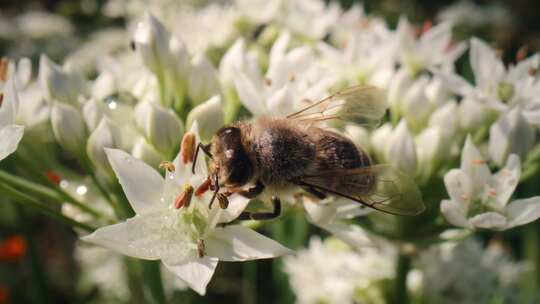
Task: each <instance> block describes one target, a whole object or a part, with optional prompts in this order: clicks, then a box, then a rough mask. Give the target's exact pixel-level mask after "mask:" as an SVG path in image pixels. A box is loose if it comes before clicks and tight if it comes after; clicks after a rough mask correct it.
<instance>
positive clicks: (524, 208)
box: [506, 196, 540, 228]
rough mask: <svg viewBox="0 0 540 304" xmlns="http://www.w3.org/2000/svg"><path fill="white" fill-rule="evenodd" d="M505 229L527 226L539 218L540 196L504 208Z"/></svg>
mask: <svg viewBox="0 0 540 304" xmlns="http://www.w3.org/2000/svg"><path fill="white" fill-rule="evenodd" d="M506 216H507V217H508V226H507V228H512V227H516V226H520V225H525V224H528V223H530V222H532V221H534V220H536V219H538V218H539V217H540V196H535V197H530V198H526V199H519V200H515V201H513V202H511V203H510V204H508V207H506Z"/></svg>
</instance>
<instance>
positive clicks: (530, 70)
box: [528, 68, 538, 76]
mask: <svg viewBox="0 0 540 304" xmlns="http://www.w3.org/2000/svg"><path fill="white" fill-rule="evenodd" d="M528 72H529V76H535V75H536V72H538V69H536V68H530V69H529V71H528Z"/></svg>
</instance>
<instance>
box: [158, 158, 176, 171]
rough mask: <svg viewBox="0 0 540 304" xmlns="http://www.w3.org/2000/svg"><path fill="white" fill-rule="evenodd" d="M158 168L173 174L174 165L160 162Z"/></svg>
mask: <svg viewBox="0 0 540 304" xmlns="http://www.w3.org/2000/svg"><path fill="white" fill-rule="evenodd" d="M159 168H160V169H165V170H167V171H169V172H174V171H175V170H176V167H175V166H174V164H173V163H171V162H169V161H162V162H161V163H160V164H159Z"/></svg>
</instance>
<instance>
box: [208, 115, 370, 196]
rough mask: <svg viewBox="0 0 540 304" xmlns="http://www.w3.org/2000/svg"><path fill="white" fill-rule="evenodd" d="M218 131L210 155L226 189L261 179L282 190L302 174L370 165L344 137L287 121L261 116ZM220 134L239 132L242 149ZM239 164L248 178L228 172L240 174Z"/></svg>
mask: <svg viewBox="0 0 540 304" xmlns="http://www.w3.org/2000/svg"><path fill="white" fill-rule="evenodd" d="M222 130H225V131H221V132H218V133H217V135H216V137H214V139H213V141H212V154H213V155H214V156H215V160H214V161H215V163H216V164H217V165H218V166H219V167H220V172H222V173H220V175H221V176H220V182H222V183H223V184H224V185H225V186H228V187H242V186H243V185H245V184H247V183H248V182H255V181H260V182H262V184H264V186H265V187H266V188H267V190H270V191H272V192H278V191H279V192H281V191H286V190H287V189H288V188H290V186H293V185H294V181H297V180H298V179H299V178H301V177H302V176H305V175H310V174H316V173H317V172H321V171H328V170H339V169H353V168H359V167H363V166H369V165H370V164H371V161H370V159H369V157H368V156H367V154H366V153H364V152H363V151H362V150H361V149H359V148H358V147H357V146H356V145H355V144H354V143H353V142H352V141H351V140H349V139H348V138H346V137H344V136H343V135H340V134H338V133H335V132H332V131H329V130H326V129H322V128H318V127H315V126H309V125H300V124H299V123H298V122H295V121H291V120H287V119H279V118H260V119H258V120H256V121H254V122H237V123H235V124H232V125H230V126H227V127H224V128H223V129H222ZM227 130H234V131H227ZM236 130H237V131H236ZM223 132H227V133H238V134H237V135H236V136H237V137H239V138H240V141H239V142H241V147H240V146H236V147H235V146H234V145H235V144H231V143H232V142H236V141H235V140H229V139H227V140H226V141H223V135H222V136H220V134H223ZM220 138H221V140H220ZM228 144H229V145H228ZM233 150H234V151H233ZM240 150H241V151H240ZM227 155H228V156H227ZM244 158H247V159H246V160H244V161H242V159H244ZM231 159H234V161H232V162H231V161H230V160H231ZM248 162H249V165H248ZM246 167H250V168H248V169H246ZM239 168H244V170H246V172H245V173H246V178H243V179H238V178H236V180H239V181H240V182H237V183H235V182H234V181H232V182H231V176H238V175H241V174H242V173H240V172H239V171H238V170H239ZM235 169H236V170H235ZM240 170H241V169H240ZM248 175H249V176H248ZM234 179H235V178H233V180H234Z"/></svg>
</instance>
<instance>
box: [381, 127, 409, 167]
mask: <svg viewBox="0 0 540 304" xmlns="http://www.w3.org/2000/svg"><path fill="white" fill-rule="evenodd" d="M385 156H386V160H387V161H388V162H390V163H391V164H392V165H394V167H396V168H397V169H399V170H401V171H403V172H404V173H406V174H410V175H414V173H415V171H416V147H415V144H414V139H413V136H412V135H411V133H410V131H409V128H408V127H407V122H406V121H405V120H401V121H400V123H399V124H398V126H397V127H396V128H395V129H394V131H393V132H392V135H391V136H390V137H389V139H388V144H387V145H386V150H385Z"/></svg>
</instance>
